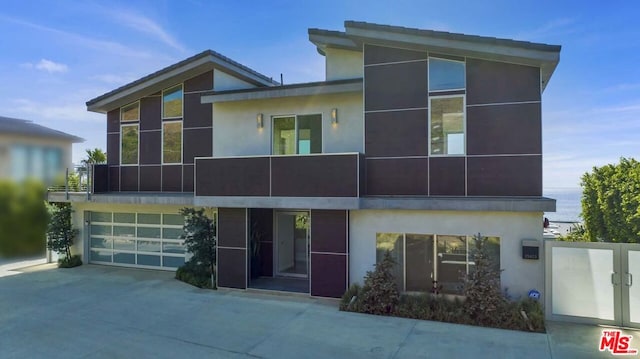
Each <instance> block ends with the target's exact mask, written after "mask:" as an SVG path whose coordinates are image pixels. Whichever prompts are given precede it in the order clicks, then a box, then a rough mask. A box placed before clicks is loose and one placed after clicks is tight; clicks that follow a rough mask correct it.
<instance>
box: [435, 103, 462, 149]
mask: <svg viewBox="0 0 640 359" xmlns="http://www.w3.org/2000/svg"><path fill="white" fill-rule="evenodd" d="M429 130H430V137H431V145H430V152H431V154H432V155H464V154H465V138H464V134H465V115H464V96H453V97H432V98H431V99H430V103H429Z"/></svg>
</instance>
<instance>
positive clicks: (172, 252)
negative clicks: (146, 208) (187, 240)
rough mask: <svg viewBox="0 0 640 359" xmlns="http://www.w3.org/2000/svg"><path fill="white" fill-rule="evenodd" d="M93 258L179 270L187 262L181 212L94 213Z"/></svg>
mask: <svg viewBox="0 0 640 359" xmlns="http://www.w3.org/2000/svg"><path fill="white" fill-rule="evenodd" d="M90 218H91V225H90V227H89V232H90V234H89V248H90V252H89V261H90V262H91V263H98V264H109V265H118V266H126V267H139V268H153V269H165V270H175V269H176V268H177V267H179V266H181V265H183V264H184V261H185V248H184V245H183V242H182V240H180V235H181V234H182V224H183V217H182V216H180V215H178V214H167V213H165V214H156V213H110V212H91V215H90Z"/></svg>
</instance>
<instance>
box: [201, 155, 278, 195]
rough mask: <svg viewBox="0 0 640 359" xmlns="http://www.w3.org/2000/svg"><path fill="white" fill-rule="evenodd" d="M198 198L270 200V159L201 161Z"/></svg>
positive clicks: (248, 158) (208, 159)
mask: <svg viewBox="0 0 640 359" xmlns="http://www.w3.org/2000/svg"><path fill="white" fill-rule="evenodd" d="M196 196H269V157H252V158H250V157H247V158H215V159H210V158H207V159H199V160H198V161H196Z"/></svg>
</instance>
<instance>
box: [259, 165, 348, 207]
mask: <svg viewBox="0 0 640 359" xmlns="http://www.w3.org/2000/svg"><path fill="white" fill-rule="evenodd" d="M271 195H272V196H284V197H357V196H358V158H357V156H356V155H329V156H282V157H272V158H271Z"/></svg>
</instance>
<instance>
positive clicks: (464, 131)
mask: <svg viewBox="0 0 640 359" xmlns="http://www.w3.org/2000/svg"><path fill="white" fill-rule="evenodd" d="M458 97H459V98H462V134H463V135H464V140H463V151H462V153H456V154H447V153H436V154H434V153H433V152H432V144H431V111H432V109H433V106H432V105H431V103H432V101H433V100H442V99H448V98H458ZM427 112H428V114H427V141H428V146H429V156H430V157H464V156H466V155H467V95H466V94H454V95H442V96H429V107H428V109H427Z"/></svg>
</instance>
